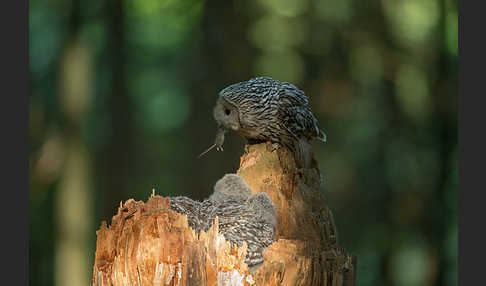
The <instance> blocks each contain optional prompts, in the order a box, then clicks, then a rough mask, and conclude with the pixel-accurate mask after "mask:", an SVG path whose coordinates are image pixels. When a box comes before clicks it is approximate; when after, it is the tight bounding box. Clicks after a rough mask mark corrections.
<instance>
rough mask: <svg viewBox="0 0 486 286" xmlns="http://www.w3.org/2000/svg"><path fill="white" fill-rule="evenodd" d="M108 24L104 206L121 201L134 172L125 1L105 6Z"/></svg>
mask: <svg viewBox="0 0 486 286" xmlns="http://www.w3.org/2000/svg"><path fill="white" fill-rule="evenodd" d="M105 13H106V19H107V21H108V23H107V26H108V35H109V37H108V40H107V43H108V44H107V45H108V47H107V57H108V63H109V71H110V77H111V78H110V86H109V88H108V90H109V91H110V93H109V94H108V101H107V109H108V110H107V111H108V116H109V124H110V126H109V132H110V134H109V136H108V138H109V139H108V140H109V142H107V144H106V145H105V146H109V148H108V149H107V150H105V152H103V154H102V156H103V157H104V162H103V163H104V166H103V168H100V170H103V171H104V172H106V173H104V174H103V175H102V176H101V177H102V178H103V180H104V182H103V189H104V191H105V192H106V196H107V198H106V200H105V201H106V202H110V203H111V202H114V201H120V200H122V198H123V197H125V196H126V195H127V194H128V193H129V190H130V187H131V180H130V179H129V178H130V177H131V174H132V168H133V153H134V151H133V150H134V147H133V138H134V135H133V133H134V132H133V127H132V124H133V116H132V108H133V104H132V101H131V99H130V97H129V94H128V93H127V85H126V52H125V47H126V45H125V15H124V1H120V0H109V1H107V2H106V3H105ZM103 209H104V210H105V211H107V212H108V211H109V212H110V213H105V214H104V215H103V217H108V216H109V215H111V210H112V206H108V205H107V206H105V207H104V208H103Z"/></svg>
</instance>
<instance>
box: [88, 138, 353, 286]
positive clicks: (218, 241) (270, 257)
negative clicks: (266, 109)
mask: <svg viewBox="0 0 486 286" xmlns="http://www.w3.org/2000/svg"><path fill="white" fill-rule="evenodd" d="M246 151H247V152H246V153H245V154H244V155H243V156H242V157H241V160H240V168H239V170H238V171H237V173H238V174H239V175H240V176H242V177H243V179H244V180H245V181H246V182H247V184H248V185H249V186H250V187H251V188H252V191H253V192H254V193H257V192H266V193H267V194H268V195H269V196H270V198H271V199H272V201H273V204H274V205H275V207H276V209H277V216H278V218H277V227H276V230H275V236H276V241H275V242H274V243H273V244H272V245H271V246H269V247H268V248H267V249H266V250H265V251H264V259H265V262H264V263H263V266H262V267H260V268H259V269H258V270H256V271H254V272H253V273H250V271H249V269H248V266H247V265H246V264H245V263H244V260H245V255H246V244H243V246H242V247H237V246H236V245H233V244H231V243H230V242H228V241H226V240H225V239H224V237H223V235H221V234H219V233H218V221H217V219H216V220H215V222H214V224H213V225H212V226H211V228H210V229H209V230H208V231H207V232H204V231H202V232H201V233H200V234H199V235H197V234H196V233H195V231H194V230H193V229H191V228H190V227H189V226H188V224H187V218H186V217H185V216H184V215H180V214H178V213H176V212H174V211H172V210H171V209H170V199H169V198H163V197H161V196H154V195H152V196H151V197H150V198H149V200H148V201H147V203H143V202H141V201H138V202H136V201H134V200H133V199H129V200H128V201H126V202H125V203H124V204H121V205H120V207H119V208H118V213H117V214H116V215H115V216H114V217H113V218H112V223H111V225H110V226H109V227H108V226H107V224H106V222H104V221H103V222H102V224H101V228H100V229H99V230H98V231H97V232H96V234H97V243H96V257H95V263H94V266H93V279H92V285H218V286H219V285H228V286H229V285H330V286H331V285H332V286H337V285H345V286H350V285H354V284H355V269H356V257H355V256H352V255H349V254H347V253H345V251H344V249H342V248H340V247H339V246H338V243H337V234H336V228H335V226H334V222H333V217H332V213H331V211H330V210H329V208H328V207H327V206H326V203H325V199H324V197H323V194H322V192H321V191H320V190H319V188H320V184H321V176H320V172H319V169H318V167H317V163H316V162H315V160H314V161H313V166H312V168H310V169H297V167H296V165H295V162H294V159H293V155H292V154H291V153H290V152H289V151H288V150H287V149H286V148H283V147H281V148H279V149H278V150H274V151H272V145H271V144H270V143H262V144H256V145H247V146H246Z"/></svg>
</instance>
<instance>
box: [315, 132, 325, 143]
mask: <svg viewBox="0 0 486 286" xmlns="http://www.w3.org/2000/svg"><path fill="white" fill-rule="evenodd" d="M317 132H318V133H317V137H316V138H317V139H318V140H320V141H322V142H326V141H327V139H326V137H327V136H326V133H324V131H322V130H321V129H318V131H317Z"/></svg>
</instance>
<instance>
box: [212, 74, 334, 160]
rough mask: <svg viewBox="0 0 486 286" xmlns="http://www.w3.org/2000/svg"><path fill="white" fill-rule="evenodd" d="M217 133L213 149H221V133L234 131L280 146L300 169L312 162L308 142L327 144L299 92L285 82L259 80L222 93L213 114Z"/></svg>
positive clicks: (239, 84)
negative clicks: (300, 166) (292, 154)
mask: <svg viewBox="0 0 486 286" xmlns="http://www.w3.org/2000/svg"><path fill="white" fill-rule="evenodd" d="M213 115H214V119H215V120H216V122H217V123H218V126H219V129H218V134H217V136H216V138H217V139H216V142H215V145H213V146H215V147H218V150H219V149H221V147H222V145H223V141H224V132H225V131H226V130H234V131H236V132H238V133H239V134H240V135H242V136H243V137H244V138H246V139H247V140H248V141H249V142H252V141H256V142H258V141H271V142H274V143H279V144H282V145H283V146H285V147H287V148H289V149H290V150H291V151H293V152H294V153H295V154H296V159H298V160H297V161H298V163H301V164H300V165H306V166H308V165H309V163H310V160H311V158H312V154H311V153H310V152H311V151H310V150H311V148H310V143H309V142H310V141H311V140H312V139H314V138H317V139H319V140H321V141H324V142H325V141H326V135H325V134H324V132H323V131H322V130H321V129H320V128H319V126H318V123H317V119H316V118H315V117H314V115H313V114H312V112H311V110H310V107H309V100H308V98H307V96H306V95H305V94H304V92H303V91H302V90H300V89H299V88H297V87H296V86H295V85H293V84H291V83H288V82H280V81H278V80H274V79H272V78H269V77H258V78H254V79H250V80H248V81H245V82H239V83H235V84H233V85H230V86H228V87H227V88H225V89H223V90H222V91H221V92H220V93H219V98H218V100H217V102H216V106H215V107H214V110H213Z"/></svg>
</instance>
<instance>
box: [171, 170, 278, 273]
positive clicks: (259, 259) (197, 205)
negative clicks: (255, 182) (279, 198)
mask: <svg viewBox="0 0 486 286" xmlns="http://www.w3.org/2000/svg"><path fill="white" fill-rule="evenodd" d="M170 205H171V209H173V210H174V211H176V212H178V213H181V214H184V215H186V216H187V220H188V224H189V226H190V227H191V228H193V229H194V230H195V231H196V232H197V233H198V234H199V232H200V231H208V229H209V228H210V227H211V225H212V224H213V223H214V220H215V218H216V217H218V220H219V233H220V234H222V235H223V236H224V237H225V239H226V240H228V241H230V242H232V243H234V244H236V245H238V246H242V245H243V242H246V243H247V254H246V257H245V262H246V264H247V265H248V266H249V267H250V271H252V272H253V271H255V270H256V269H258V268H259V267H260V266H261V265H262V263H263V251H264V250H265V249H266V248H267V247H268V246H269V245H271V244H272V243H273V242H274V241H275V227H276V224H277V211H276V209H275V206H274V205H273V203H272V200H271V199H270V197H269V196H268V195H267V194H266V193H257V194H251V188H250V187H249V186H248V185H247V184H246V182H245V181H244V180H243V178H242V177H241V176H239V175H237V174H226V175H225V176H223V178H221V179H219V180H218V181H217V182H216V184H215V186H214V192H213V193H212V194H211V196H210V197H209V198H208V199H206V200H204V201H202V202H199V201H195V200H192V199H190V198H187V197H183V196H179V197H173V198H171V201H170Z"/></svg>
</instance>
